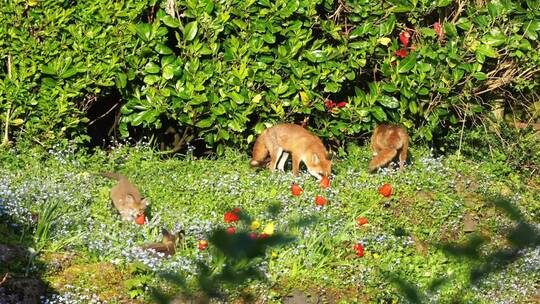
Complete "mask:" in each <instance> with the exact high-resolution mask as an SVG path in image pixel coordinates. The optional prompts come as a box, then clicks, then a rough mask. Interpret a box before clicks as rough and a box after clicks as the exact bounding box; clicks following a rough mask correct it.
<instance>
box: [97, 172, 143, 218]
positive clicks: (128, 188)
mask: <svg viewBox="0 0 540 304" xmlns="http://www.w3.org/2000/svg"><path fill="white" fill-rule="evenodd" d="M98 174H99V175H101V176H104V177H108V178H112V179H115V180H117V181H118V184H116V186H114V187H112V188H111V200H112V202H113V205H114V207H116V209H118V212H119V213H120V217H121V218H122V220H124V221H134V220H135V218H137V216H139V215H142V214H144V210H145V209H146V207H147V206H148V199H146V198H145V199H143V198H141V193H140V192H139V189H137V188H136V187H135V186H134V185H133V184H132V183H130V182H129V180H128V178H127V177H125V176H124V175H122V174H119V173H112V172H111V173H98Z"/></svg>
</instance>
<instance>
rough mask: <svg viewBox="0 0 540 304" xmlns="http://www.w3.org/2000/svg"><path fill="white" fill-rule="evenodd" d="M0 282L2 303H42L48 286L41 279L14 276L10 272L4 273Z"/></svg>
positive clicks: (0, 302) (0, 299)
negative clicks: (41, 300) (41, 299)
mask: <svg viewBox="0 0 540 304" xmlns="http://www.w3.org/2000/svg"><path fill="white" fill-rule="evenodd" d="M0 282H1V284H0V304H11V303H25V304H34V303H36V304H37V303H40V298H41V297H42V296H44V295H45V292H46V288H47V287H46V285H45V283H44V282H43V281H41V280H40V279H35V278H12V277H11V276H10V275H9V274H4V275H2V277H1V279H0Z"/></svg>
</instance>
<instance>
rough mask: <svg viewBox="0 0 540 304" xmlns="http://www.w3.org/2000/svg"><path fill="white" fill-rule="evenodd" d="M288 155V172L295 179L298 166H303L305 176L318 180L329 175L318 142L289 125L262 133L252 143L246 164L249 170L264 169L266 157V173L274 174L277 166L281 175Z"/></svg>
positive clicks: (305, 131) (318, 140)
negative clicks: (249, 160) (290, 162)
mask: <svg viewBox="0 0 540 304" xmlns="http://www.w3.org/2000/svg"><path fill="white" fill-rule="evenodd" d="M289 153H291V154H292V171H293V174H294V175H295V176H297V175H298V171H299V169H300V162H303V163H304V164H305V165H306V167H307V170H308V172H309V173H310V174H311V175H313V176H314V177H316V178H317V179H318V180H321V179H322V177H323V176H329V175H330V173H331V170H332V162H331V161H330V160H328V159H327V152H326V149H325V148H324V145H323V143H322V141H321V139H320V138H318V137H317V136H315V135H313V134H312V133H311V132H309V131H308V130H306V129H304V128H302V126H299V125H293V124H279V125H275V126H273V127H271V128H268V129H266V130H264V131H263V132H262V134H261V135H260V136H259V138H257V141H255V146H254V147H253V156H252V159H251V163H250V164H251V166H253V167H256V166H258V167H262V166H264V165H267V164H268V160H267V158H268V155H270V163H269V164H268V169H270V171H274V170H275V169H276V165H277V167H278V169H279V170H281V171H283V170H284V166H285V162H286V161H287V158H288V157H289ZM280 157H281V160H280ZM278 160H280V161H279V164H277V162H278Z"/></svg>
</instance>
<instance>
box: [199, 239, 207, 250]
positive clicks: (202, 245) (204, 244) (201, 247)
mask: <svg viewBox="0 0 540 304" xmlns="http://www.w3.org/2000/svg"><path fill="white" fill-rule="evenodd" d="M197 244H198V245H199V246H198V247H199V250H205V249H206V247H208V242H207V241H205V240H199V241H198V242H197Z"/></svg>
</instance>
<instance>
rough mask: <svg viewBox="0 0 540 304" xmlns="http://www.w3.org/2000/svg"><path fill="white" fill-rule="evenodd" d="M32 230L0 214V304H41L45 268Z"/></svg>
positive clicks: (44, 285)
mask: <svg viewBox="0 0 540 304" xmlns="http://www.w3.org/2000/svg"><path fill="white" fill-rule="evenodd" d="M0 207H2V199H1V198H0ZM34 228H35V227H34V225H33V224H31V223H29V224H21V223H18V222H17V221H14V219H13V218H12V217H11V216H7V215H6V214H2V213H1V212H0V236H1V238H0V303H27V304H33V303H36V304H37V303H41V297H42V296H45V294H46V292H47V289H49V286H47V284H46V283H45V282H44V281H43V280H42V276H43V274H44V271H45V264H44V263H43V262H41V261H40V260H39V259H38V258H37V252H36V251H35V248H37V246H38V244H37V242H36V239H35V238H34V237H33V234H31V233H32V232H33V231H34Z"/></svg>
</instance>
